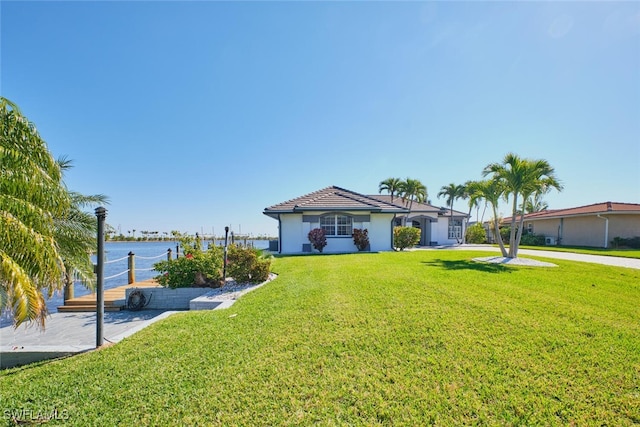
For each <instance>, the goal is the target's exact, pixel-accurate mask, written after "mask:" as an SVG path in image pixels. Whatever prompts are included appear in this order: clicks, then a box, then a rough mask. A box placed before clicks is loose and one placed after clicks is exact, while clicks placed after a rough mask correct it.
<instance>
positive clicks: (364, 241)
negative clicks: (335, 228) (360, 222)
mask: <svg viewBox="0 0 640 427" xmlns="http://www.w3.org/2000/svg"><path fill="white" fill-rule="evenodd" d="M352 236H353V244H354V245H356V248H358V250H359V251H366V250H367V248H368V247H369V231H368V230H367V229H366V228H365V229H364V230H361V229H359V228H354V229H353V235H352Z"/></svg>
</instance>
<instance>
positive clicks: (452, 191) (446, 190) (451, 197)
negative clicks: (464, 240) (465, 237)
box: [438, 182, 465, 243]
mask: <svg viewBox="0 0 640 427" xmlns="http://www.w3.org/2000/svg"><path fill="white" fill-rule="evenodd" d="M464 191H465V188H464V186H463V185H457V184H454V183H453V182H452V183H451V184H449V185H443V186H442V187H440V192H439V193H438V197H446V202H447V205H448V206H449V213H450V215H451V216H450V219H449V226H450V227H453V202H455V201H456V199H459V198H461V197H462V196H463V195H464ZM456 242H458V243H460V239H458V236H457V235H456Z"/></svg>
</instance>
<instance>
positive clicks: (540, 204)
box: [524, 191, 549, 213]
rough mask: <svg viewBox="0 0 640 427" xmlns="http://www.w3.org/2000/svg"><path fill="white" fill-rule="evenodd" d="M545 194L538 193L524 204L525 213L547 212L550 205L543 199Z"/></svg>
mask: <svg viewBox="0 0 640 427" xmlns="http://www.w3.org/2000/svg"><path fill="white" fill-rule="evenodd" d="M545 193H546V191H545V192H541V193H536V194H534V195H533V196H532V197H530V198H529V199H528V200H526V201H525V202H524V212H525V213H534V212H540V211H545V210H547V209H549V204H548V203H547V202H546V201H544V200H543V199H542V197H544V195H545Z"/></svg>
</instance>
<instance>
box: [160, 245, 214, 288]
mask: <svg viewBox="0 0 640 427" xmlns="http://www.w3.org/2000/svg"><path fill="white" fill-rule="evenodd" d="M222 257H223V254H222V250H221V249H220V248H219V247H212V248H210V249H209V250H207V251H205V252H203V251H190V252H189V253H187V255H185V256H183V257H180V258H178V259H173V260H171V261H160V262H158V263H156V264H154V266H153V269H154V270H156V271H158V272H160V273H161V274H160V275H159V276H156V277H155V279H156V281H157V282H158V283H159V284H160V285H161V286H165V287H168V288H172V289H175V288H187V287H192V286H211V287H219V286H220V285H221V279H222Z"/></svg>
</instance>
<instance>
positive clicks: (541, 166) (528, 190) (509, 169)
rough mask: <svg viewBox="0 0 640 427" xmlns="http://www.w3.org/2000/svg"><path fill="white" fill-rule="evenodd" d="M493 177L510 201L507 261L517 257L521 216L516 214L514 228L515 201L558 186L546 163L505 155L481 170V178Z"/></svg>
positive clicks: (552, 170)
mask: <svg viewBox="0 0 640 427" xmlns="http://www.w3.org/2000/svg"><path fill="white" fill-rule="evenodd" d="M489 174H493V177H494V178H495V179H497V180H500V181H501V182H502V183H503V185H504V194H503V195H504V196H505V198H512V214H511V234H510V236H509V255H508V256H509V258H515V257H517V256H518V246H519V244H520V239H521V237H522V225H523V223H524V215H520V221H519V222H520V224H519V225H520V227H519V229H516V221H517V215H518V198H519V197H522V200H523V201H524V202H526V201H527V200H528V199H529V198H530V197H531V196H532V195H533V194H535V193H538V192H542V191H545V190H546V189H550V188H555V189H557V190H558V191H561V190H562V185H560V182H559V181H558V179H557V178H556V176H555V170H554V168H552V167H551V165H550V164H549V162H547V161H546V160H530V159H523V158H521V157H519V156H518V155H516V154H513V153H508V154H507V155H506V156H505V157H504V159H503V161H502V163H491V164H489V165H487V166H486V167H485V168H484V171H483V175H484V176H487V175H489Z"/></svg>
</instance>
